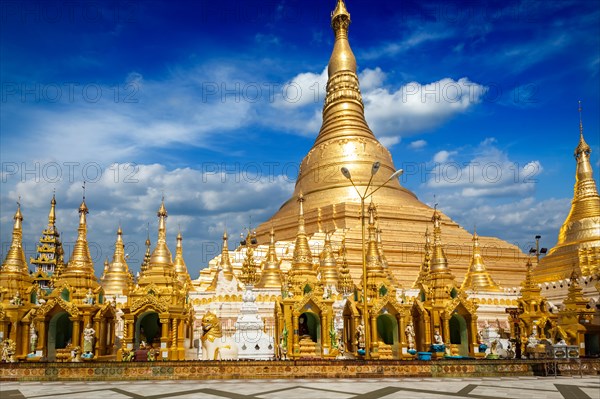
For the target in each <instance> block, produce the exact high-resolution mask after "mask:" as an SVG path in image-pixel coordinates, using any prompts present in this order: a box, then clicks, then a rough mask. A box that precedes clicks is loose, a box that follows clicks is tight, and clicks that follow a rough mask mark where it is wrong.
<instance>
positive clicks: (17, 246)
mask: <svg viewBox="0 0 600 399" xmlns="http://www.w3.org/2000/svg"><path fill="white" fill-rule="evenodd" d="M13 220H14V221H15V222H14V224H13V231H12V242H11V244H10V248H9V250H8V252H7V253H6V258H5V259H4V263H3V264H2V272H3V273H22V274H25V275H29V270H28V267H27V260H26V258H25V252H24V251H23V214H21V203H20V201H19V202H17V211H16V212H15V216H13Z"/></svg>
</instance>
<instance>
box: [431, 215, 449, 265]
mask: <svg viewBox="0 0 600 399" xmlns="http://www.w3.org/2000/svg"><path fill="white" fill-rule="evenodd" d="M431 220H432V221H433V253H432V257H431V267H430V272H431V273H435V272H440V271H445V270H448V259H447V258H446V254H445V252H444V248H443V247H442V225H441V220H442V217H441V216H440V213H439V212H438V210H437V206H436V207H435V209H434V211H433V217H432V218H431Z"/></svg>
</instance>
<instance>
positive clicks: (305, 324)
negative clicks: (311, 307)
mask: <svg viewBox="0 0 600 399" xmlns="http://www.w3.org/2000/svg"><path fill="white" fill-rule="evenodd" d="M320 326H321V322H320V321H319V316H318V315H316V314H315V313H313V312H304V313H302V314H301V315H300V316H299V317H298V335H299V337H300V339H302V337H303V336H304V337H306V336H310V339H311V340H312V341H313V342H315V343H317V344H320V343H321V328H320Z"/></svg>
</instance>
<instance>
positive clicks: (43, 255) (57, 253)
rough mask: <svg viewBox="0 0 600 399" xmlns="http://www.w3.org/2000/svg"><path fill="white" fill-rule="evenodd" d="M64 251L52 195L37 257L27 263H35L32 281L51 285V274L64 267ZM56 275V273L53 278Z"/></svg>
mask: <svg viewBox="0 0 600 399" xmlns="http://www.w3.org/2000/svg"><path fill="white" fill-rule="evenodd" d="M63 256H64V251H63V248H62V243H61V241H60V233H59V232H58V230H57V229H56V196H55V195H52V200H51V201H50V213H49V214H48V227H47V228H46V229H44V230H43V231H42V237H41V238H40V242H39V244H38V245H37V257H35V258H33V257H32V258H30V259H29V263H31V264H32V265H35V267H36V270H35V272H34V281H35V283H36V284H38V285H39V286H40V287H41V288H43V289H49V288H50V287H51V286H52V281H53V275H54V274H55V273H57V271H62V269H63V268H64V260H63ZM56 277H58V273H57V275H56V276H54V278H56Z"/></svg>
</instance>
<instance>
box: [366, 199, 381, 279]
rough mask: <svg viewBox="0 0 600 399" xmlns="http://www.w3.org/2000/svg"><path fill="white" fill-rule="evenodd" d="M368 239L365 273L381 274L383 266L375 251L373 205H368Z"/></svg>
mask: <svg viewBox="0 0 600 399" xmlns="http://www.w3.org/2000/svg"><path fill="white" fill-rule="evenodd" d="M368 231H369V238H368V244H367V273H383V265H382V264H381V258H380V256H379V251H378V250H377V228H376V227H375V204H373V203H372V202H371V204H370V205H369V227H368Z"/></svg>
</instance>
